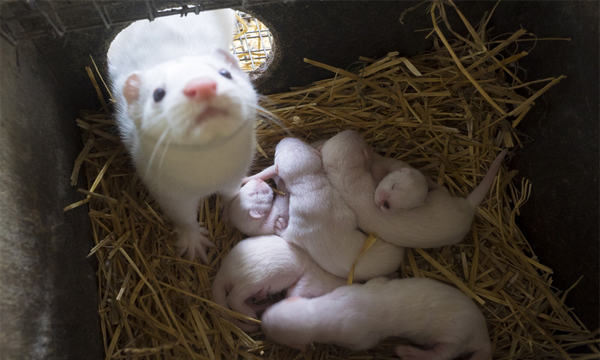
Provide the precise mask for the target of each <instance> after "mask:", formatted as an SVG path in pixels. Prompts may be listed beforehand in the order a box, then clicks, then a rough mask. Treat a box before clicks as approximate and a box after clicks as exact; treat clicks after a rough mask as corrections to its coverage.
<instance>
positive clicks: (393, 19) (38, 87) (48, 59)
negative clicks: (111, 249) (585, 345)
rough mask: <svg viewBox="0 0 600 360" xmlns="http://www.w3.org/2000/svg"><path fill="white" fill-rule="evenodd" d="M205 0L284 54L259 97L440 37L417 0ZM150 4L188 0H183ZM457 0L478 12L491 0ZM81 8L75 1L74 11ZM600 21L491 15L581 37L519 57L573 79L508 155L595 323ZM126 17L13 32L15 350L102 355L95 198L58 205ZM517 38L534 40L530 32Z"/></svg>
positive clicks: (533, 118)
mask: <svg viewBox="0 0 600 360" xmlns="http://www.w3.org/2000/svg"><path fill="white" fill-rule="evenodd" d="M184 2H187V3H191V4H193V3H194V2H193V1H184ZM82 3H83V2H82V1H68V2H67V1H64V2H61V4H62V5H61V6H66V5H69V6H71V5H81V4H82ZM107 3H108V2H107ZM202 3H203V4H204V6H205V8H211V7H212V8H214V7H235V8H238V9H242V6H244V9H243V10H244V11H247V12H250V13H252V14H253V15H255V16H257V17H259V18H260V19H261V20H262V21H264V22H265V24H267V26H269V28H270V29H271V31H272V32H273V34H274V36H275V42H276V56H275V59H274V60H273V61H272V63H271V64H270V66H269V67H268V68H267V69H266V70H264V71H262V70H261V71H260V72H259V73H260V74H259V75H260V76H257V78H256V80H255V84H256V87H257V89H258V90H259V92H261V93H262V94H269V93H274V92H279V91H286V90H287V89H289V87H290V86H301V85H305V84H308V83H310V82H311V81H314V80H318V79H322V78H324V77H328V76H330V74H328V73H326V72H325V71H323V70H321V69H317V68H311V67H309V66H307V65H306V64H305V63H304V62H303V61H302V59H303V58H305V57H306V58H311V59H314V60H317V61H320V62H323V63H327V64H330V65H333V66H337V67H340V68H347V67H348V66H349V65H350V64H351V63H352V62H354V61H355V60H356V59H357V58H358V56H369V57H377V56H383V55H385V54H386V53H387V52H390V51H399V52H400V54H402V55H404V56H411V55H414V54H416V53H418V52H420V51H422V50H425V49H427V48H430V47H431V41H429V40H425V39H424V33H423V32H419V33H415V30H417V29H422V28H427V27H429V26H430V19H429V18H428V17H427V16H425V14H424V8H421V9H419V10H416V11H414V12H411V13H408V14H407V15H406V16H405V18H404V25H402V24H400V23H399V21H398V18H399V16H400V14H401V13H402V12H403V11H404V10H405V9H407V8H409V7H411V6H413V5H415V4H417V2H412V1H368V2H367V1H289V2H283V1H244V2H243V1H226V2H221V3H216V2H212V1H207V2H202ZM154 4H155V5H156V7H157V8H166V7H170V6H180V2H179V1H160V0H156V1H154ZM1 5H2V8H1V9H2V13H1V14H2V15H1V16H2V18H3V19H6V18H10V17H12V16H13V15H18V14H20V13H23V12H24V11H30V10H29V9H28V7H27V4H26V3H25V2H9V3H3V4H1ZM458 5H459V7H460V8H461V10H462V11H463V12H464V14H465V15H466V16H467V18H468V19H469V21H471V22H472V23H476V22H477V21H478V20H479V19H481V17H482V16H483V14H484V12H485V11H490V10H491V8H492V7H493V6H494V5H495V2H488V1H479V2H467V1H458ZM114 6H116V8H117V9H118V13H119V14H121V15H122V18H126V17H127V16H145V15H144V14H146V13H147V7H146V3H145V2H144V1H126V2H120V3H118V4H116V5H114ZM80 7H81V9H83V8H84V7H83V6H80ZM85 16H88V15H85V14H84V13H83V12H82V11H80V12H78V11H74V12H73V13H72V14H70V15H68V16H67V17H68V19H65V18H63V20H65V23H67V21H66V20H72V21H74V20H81V19H82V18H84V19H85ZM100 20H101V19H100V17H98V16H97V17H96V18H94V19H92V18H90V20H89V21H90V22H93V21H96V22H98V21H100ZM44 21H45V20H44V18H41V17H37V18H29V19H25V20H23V21H22V22H21V24H19V23H17V22H11V23H10V24H5V23H3V25H2V26H3V27H4V26H6V25H8V26H9V27H10V30H11V31H13V32H15V31H16V32H18V31H22V30H23V29H25V30H27V29H28V27H32V26H35V25H39V24H40V22H44ZM598 23H599V3H598V2H597V1H595V0H592V1H507V2H502V3H500V4H499V5H498V7H497V8H496V10H495V15H494V16H493V18H492V21H491V25H492V26H494V27H495V29H494V34H502V33H505V32H509V31H511V32H512V31H515V30H516V29H518V28H520V27H523V28H525V29H527V30H528V31H529V32H531V33H533V34H536V35H537V36H538V37H540V38H548V37H570V38H572V41H570V42H567V41H538V42H537V43H536V44H535V49H534V50H533V51H532V52H531V54H530V55H529V56H527V57H525V58H524V59H522V60H521V61H520V65H521V66H522V67H523V68H524V69H525V70H526V71H527V77H528V78H529V79H541V78H546V77H550V76H558V75H560V74H565V75H566V76H567V79H565V80H564V81H562V82H561V83H560V84H559V85H557V86H556V87H555V88H553V89H551V90H550V91H549V92H547V93H546V94H545V95H544V96H543V97H542V98H541V99H539V100H538V101H536V106H535V107H534V108H533V109H532V111H530V113H529V114H528V115H527V117H526V118H525V120H524V121H523V123H522V125H521V127H520V129H521V130H522V131H523V132H525V133H526V134H528V135H530V136H531V137H532V138H533V139H535V140H534V141H533V142H531V143H528V144H527V145H526V146H525V148H524V149H519V150H517V152H516V156H515V157H514V159H513V160H512V161H511V162H510V164H509V167H510V168H514V169H518V170H519V172H520V175H521V176H523V177H525V178H527V179H530V180H531V181H532V183H533V193H532V196H531V198H530V199H529V202H528V203H527V204H526V205H525V206H524V207H523V209H522V213H521V216H520V217H519V218H518V221H519V224H520V227H521V229H522V231H523V233H524V234H525V235H526V237H527V239H528V240H529V241H530V243H531V245H532V247H533V249H534V251H535V252H536V254H537V256H538V257H539V260H540V261H541V262H542V263H543V264H545V265H548V266H550V267H551V268H552V269H554V271H555V273H554V280H555V282H554V285H555V286H556V288H558V289H567V288H569V287H570V286H571V285H572V284H573V283H574V282H575V281H577V279H578V278H579V277H580V276H582V275H583V279H582V280H581V282H580V283H579V285H578V286H577V287H575V289H573V290H572V292H571V293H570V295H569V297H568V299H567V303H568V304H569V305H570V306H571V307H573V308H574V311H575V313H576V314H577V315H578V316H579V317H580V318H581V319H582V320H583V322H584V323H585V324H586V325H587V326H588V328H589V329H590V330H593V329H596V328H598V326H599V297H600V296H599V292H600V290H599V255H600V253H599V223H600V222H599V218H600V217H599V207H598V195H599V186H598V168H599V148H598V124H599V106H598V103H599V101H598V100H599V91H598V87H599V81H598V80H599V69H598V64H599V48H598V44H599V41H600V39H599V35H598ZM21 26H22V27H21ZM123 26H124V25H115V26H112V27H110V28H109V29H106V28H104V27H102V28H96V29H92V30H88V31H82V32H73V33H67V34H65V35H64V36H63V37H60V38H55V39H52V38H40V39H37V40H34V41H20V42H19V43H18V45H16V46H15V45H12V44H11V43H10V41H9V39H7V38H6V37H4V36H3V37H2V40H0V41H1V49H0V50H1V54H2V57H1V63H0V71H1V79H2V80H1V83H0V101H1V104H0V105H1V129H2V132H1V142H0V153H1V158H0V169H2V172H1V175H0V184H1V191H0V201H1V206H2V208H1V210H2V213H1V216H0V235H1V241H0V271H1V273H0V283H1V286H2V292H1V309H0V311H1V314H0V316H1V319H2V320H1V321H2V326H1V327H0V348H1V353H2V355H3V357H5V358H7V359H9V358H10V359H34V358H35V359H90V358H100V357H102V338H101V336H100V329H99V322H98V315H97V299H96V291H97V289H96V288H97V281H96V278H95V274H94V271H95V264H94V263H93V260H88V259H86V258H85V256H86V255H87V253H88V251H89V249H90V247H91V245H92V241H91V237H90V231H89V225H88V219H87V217H86V209H84V208H83V207H82V208H80V209H77V210H75V211H70V212H67V213H63V212H62V208H63V207H64V206H66V205H68V204H70V203H73V202H75V201H77V200H79V199H80V196H77V195H76V193H75V189H73V188H71V187H70V186H69V183H70V181H69V176H70V173H71V169H72V165H73V162H74V160H75V158H76V156H77V154H78V152H79V151H80V149H81V147H82V144H81V138H80V136H79V130H78V128H77V127H76V125H75V121H74V119H75V118H76V116H77V111H78V110H79V109H86V108H98V107H99V102H98V100H97V97H96V94H95V91H94V89H93V88H92V85H91V84H90V82H89V79H88V78H87V75H86V73H85V70H84V67H85V66H92V63H91V61H90V58H89V55H90V54H91V55H92V56H93V57H94V59H96V61H97V62H98V65H99V67H100V70H101V71H102V72H103V74H106V71H105V70H106V68H105V66H106V50H107V49H108V45H109V44H110V41H111V40H112V38H114V36H115V35H116V34H117V33H118V31H119V30H120V29H122V28H123ZM3 29H4V28H3ZM457 30H458V31H459V32H462V30H463V29H460V27H458V29H457ZM522 44H523V45H522V50H528V49H530V48H531V47H533V44H534V43H533V42H526V43H522ZM92 354H94V355H92Z"/></svg>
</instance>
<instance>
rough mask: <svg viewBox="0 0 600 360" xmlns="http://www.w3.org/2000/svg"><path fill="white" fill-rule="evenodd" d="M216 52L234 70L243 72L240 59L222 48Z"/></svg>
mask: <svg viewBox="0 0 600 360" xmlns="http://www.w3.org/2000/svg"><path fill="white" fill-rule="evenodd" d="M215 52H216V53H217V54H218V55H219V56H220V57H221V59H222V60H224V61H225V63H227V65H229V66H230V67H231V68H232V69H237V70H241V68H240V64H239V62H238V59H236V58H235V56H233V54H231V53H230V52H229V51H227V50H225V49H221V48H217V49H216V50H215Z"/></svg>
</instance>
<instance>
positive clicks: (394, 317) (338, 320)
mask: <svg viewBox="0 0 600 360" xmlns="http://www.w3.org/2000/svg"><path fill="white" fill-rule="evenodd" d="M261 328H262V330H263V332H264V333H265V335H266V336H267V337H268V338H270V339H272V340H274V341H275V342H277V343H280V344H284V345H287V346H290V347H293V348H296V349H304V348H305V347H306V346H307V345H309V344H310V343H312V342H316V343H326V344H335V345H340V346H344V347H347V348H350V349H351V350H354V351H361V350H366V349H369V348H372V347H374V346H376V345H377V344H378V343H379V342H380V341H381V340H383V339H385V338H387V337H391V336H397V337H402V338H406V339H408V340H410V341H411V342H413V343H415V344H418V345H421V346H425V347H427V348H428V350H422V349H419V348H416V347H414V346H409V345H399V346H397V347H396V353H397V354H398V356H400V357H401V358H402V359H403V360H426V359H427V360H451V359H454V358H456V357H458V356H461V355H468V354H472V355H471V357H470V359H471V360H488V359H489V356H490V351H491V345H490V339H489V335H488V331H487V326H486V322H485V318H484V317H483V314H482V313H481V311H480V310H479V309H478V308H477V306H476V305H475V303H474V302H473V301H472V300H471V299H469V298H468V297H467V296H466V295H464V294H463V293H462V292H460V291H459V290H457V289H455V288H453V287H451V286H448V285H445V284H442V283H440V282H437V281H435V280H432V279H426V278H412V279H396V280H389V279H385V278H377V279H373V280H371V281H368V282H367V283H366V284H363V285H360V284H354V285H350V286H343V287H340V288H338V289H336V290H334V291H333V292H331V293H328V294H326V295H324V296H321V297H318V298H314V299H303V298H288V299H286V300H284V301H281V302H279V303H277V304H275V305H273V306H271V307H270V308H269V309H268V310H267V311H266V312H265V313H264V314H263V315H262V318H261Z"/></svg>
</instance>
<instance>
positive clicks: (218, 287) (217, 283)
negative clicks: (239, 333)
mask: <svg viewBox="0 0 600 360" xmlns="http://www.w3.org/2000/svg"><path fill="white" fill-rule="evenodd" d="M212 298H213V301H214V302H215V303H217V304H219V305H221V306H222V307H224V308H226V309H229V306H228V305H227V292H226V291H225V284H223V281H222V279H221V277H220V276H219V274H217V277H215V280H214V281H213V286H212ZM217 310H218V311H219V314H220V315H221V317H222V318H223V319H225V320H227V321H229V322H231V323H232V324H234V325H235V326H237V327H239V328H240V329H242V330H244V331H246V332H250V331H255V330H258V327H259V326H258V324H256V325H249V324H246V323H244V322H242V321H240V320H238V319H236V318H234V317H233V316H231V314H229V313H228V312H227V311H225V310H222V309H219V308H217Z"/></svg>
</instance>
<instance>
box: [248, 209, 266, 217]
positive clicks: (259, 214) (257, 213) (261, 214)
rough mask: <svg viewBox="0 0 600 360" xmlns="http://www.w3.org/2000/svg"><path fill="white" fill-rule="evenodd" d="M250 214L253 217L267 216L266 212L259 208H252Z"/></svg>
mask: <svg viewBox="0 0 600 360" xmlns="http://www.w3.org/2000/svg"><path fill="white" fill-rule="evenodd" d="M249 214H250V216H252V218H253V219H260V218H261V217H263V216H265V213H264V212H262V211H258V210H250V212H249Z"/></svg>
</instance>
